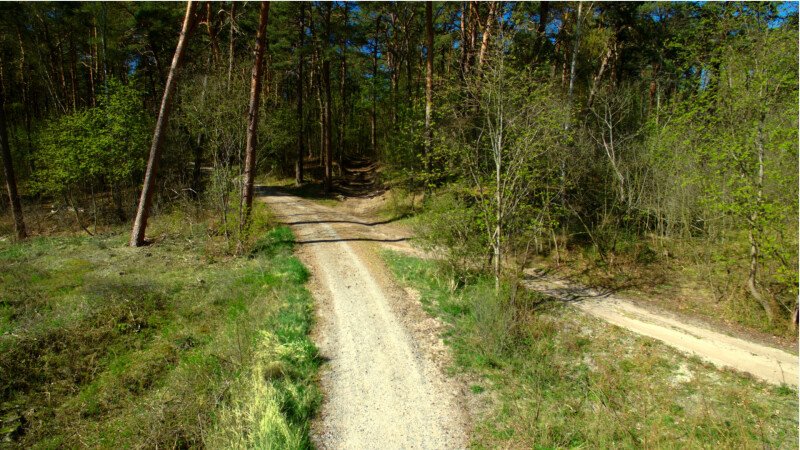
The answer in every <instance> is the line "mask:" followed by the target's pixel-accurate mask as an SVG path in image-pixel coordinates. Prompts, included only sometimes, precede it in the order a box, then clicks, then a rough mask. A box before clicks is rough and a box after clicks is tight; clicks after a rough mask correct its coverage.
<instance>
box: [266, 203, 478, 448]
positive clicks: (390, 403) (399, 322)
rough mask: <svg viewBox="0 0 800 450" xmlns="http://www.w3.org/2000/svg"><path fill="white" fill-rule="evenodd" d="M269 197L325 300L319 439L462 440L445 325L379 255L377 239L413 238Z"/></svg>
mask: <svg viewBox="0 0 800 450" xmlns="http://www.w3.org/2000/svg"><path fill="white" fill-rule="evenodd" d="M264 200H265V201H266V202H267V203H268V204H269V205H270V206H271V209H272V210H273V212H274V213H275V214H276V215H277V216H278V219H279V220H281V221H282V222H284V223H287V224H289V225H290V226H291V227H292V229H293V230H294V232H295V235H296V237H297V241H298V243H299V244H300V246H299V247H300V248H299V255H300V258H301V259H302V260H303V262H304V263H305V264H306V265H307V266H309V268H310V270H311V273H312V279H311V281H310V288H311V290H312V293H313V294H314V296H315V298H316V299H317V302H318V305H319V306H318V329H317V330H316V332H315V334H316V341H317V344H318V346H319V348H320V351H321V354H322V356H323V357H324V358H326V359H328V360H329V363H328V364H326V365H325V367H324V369H323V373H322V385H323V389H324V391H325V402H324V403H323V407H322V412H321V414H320V419H319V420H318V421H317V423H315V424H314V425H313V433H312V435H313V436H312V438H313V439H314V441H315V442H314V443H315V445H317V447H318V448H330V449H339V448H343V449H344V448H346V449H371V448H381V449H393V448H404V449H405V448H409V449H411V448H418V449H428V448H429V449H444V448H463V447H465V446H466V442H467V438H466V433H465V430H466V423H467V416H466V414H465V412H464V411H463V409H462V408H461V407H460V405H461V404H463V402H462V401H461V396H462V387H461V386H460V385H458V384H457V383H456V382H454V381H452V380H449V379H448V378H447V377H445V376H444V375H443V373H442V365H443V364H445V361H446V350H445V349H444V345H443V344H442V342H441V340H440V338H439V334H440V332H441V330H442V328H441V324H439V323H438V322H436V321H435V320H433V319H431V318H429V317H428V316H427V315H425V313H424V311H422V310H421V307H420V306H419V302H418V301H416V300H415V299H412V298H410V297H409V296H408V295H407V294H406V293H405V291H403V290H402V289H399V288H398V287H397V286H396V285H394V283H393V282H392V280H391V276H389V275H388V273H387V272H386V269H385V267H383V264H382V262H381V261H380V259H379V257H378V256H377V255H376V248H377V247H378V246H380V245H389V246H394V247H397V246H403V245H404V244H403V241H404V239H405V238H406V237H405V236H398V235H396V234H395V231H394V230H392V229H391V228H389V227H386V226H383V225H384V224H380V223H378V224H375V223H371V222H365V221H362V220H360V219H357V218H354V217H352V216H349V215H347V214H345V213H341V212H337V211H336V210H334V209H332V208H327V207H324V206H320V205H317V204H314V203H312V202H308V201H305V200H302V199H300V198H297V197H294V196H289V195H284V194H281V193H278V192H275V191H271V190H267V195H266V197H264Z"/></svg>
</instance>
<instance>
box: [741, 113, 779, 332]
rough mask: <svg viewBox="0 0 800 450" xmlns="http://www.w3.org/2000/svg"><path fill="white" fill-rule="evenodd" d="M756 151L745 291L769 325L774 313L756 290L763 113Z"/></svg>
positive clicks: (762, 182) (761, 192) (761, 182)
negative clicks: (754, 196)
mask: <svg viewBox="0 0 800 450" xmlns="http://www.w3.org/2000/svg"><path fill="white" fill-rule="evenodd" d="M756 151H757V153H758V175H757V178H756V199H755V200H756V204H755V206H754V207H753V212H752V213H750V217H749V218H748V225H749V226H750V228H749V230H748V233H747V237H748V239H749V240H750V272H749V273H748V276H747V289H748V290H749V291H750V295H752V296H753V298H754V299H755V300H756V301H757V302H758V303H759V304H760V305H761V307H762V308H764V313H766V315H767V320H768V321H769V323H770V324H772V323H773V321H774V320H775V313H774V312H773V310H772V304H771V303H770V301H769V299H767V298H766V297H764V295H762V294H761V292H760V291H759V290H758V285H757V272H758V258H759V247H758V238H757V236H756V233H757V232H758V229H759V225H758V220H759V211H760V209H761V204H762V198H763V191H764V113H762V114H761V121H760V122H759V124H758V134H757V135H756Z"/></svg>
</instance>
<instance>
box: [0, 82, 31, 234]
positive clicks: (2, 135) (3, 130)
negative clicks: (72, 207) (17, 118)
mask: <svg viewBox="0 0 800 450" xmlns="http://www.w3.org/2000/svg"><path fill="white" fill-rule="evenodd" d="M5 103H6V102H5V93H4V92H3V82H2V80H0V147H2V148H0V151H1V152H2V155H3V172H4V174H5V177H6V191H7V192H8V200H9V202H10V203H11V213H12V215H13V216H14V229H15V231H16V232H17V238H18V239H25V238H26V237H28V232H27V231H26V230H25V221H24V219H23V217H22V204H21V203H20V201H19V192H18V191H17V178H16V175H15V174H14V164H13V162H12V161H11V148H10V147H9V144H8V128H7V125H6V113H5Z"/></svg>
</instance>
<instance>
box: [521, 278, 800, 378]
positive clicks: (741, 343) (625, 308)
mask: <svg viewBox="0 0 800 450" xmlns="http://www.w3.org/2000/svg"><path fill="white" fill-rule="evenodd" d="M525 285H526V287H527V288H529V289H532V290H535V291H539V292H543V293H545V294H547V295H550V296H552V297H555V298H559V299H562V300H565V301H569V302H571V303H573V304H574V305H575V306H576V307H577V308H579V309H581V310H582V311H584V312H586V313H588V314H590V315H593V316H595V317H599V318H600V319H603V320H605V321H607V322H609V323H612V324H614V325H617V326H619V327H622V328H626V329H628V330H631V331H633V332H635V333H639V334H642V335H644V336H648V337H651V338H654V339H658V340H659V341H662V342H664V343H666V344H667V345H670V346H672V347H674V348H676V349H678V350H681V351H683V352H685V353H689V354H692V355H696V356H698V357H700V358H701V359H703V360H705V361H708V362H710V363H712V364H714V365H716V366H718V367H726V368H731V369H735V370H739V371H742V372H747V373H749V374H751V375H753V376H755V377H757V378H760V379H762V380H765V381H768V382H770V383H772V384H782V383H786V384H788V385H791V386H797V385H798V357H797V355H793V354H790V353H787V352H785V351H783V350H779V349H776V348H773V347H769V346H766V345H761V344H758V343H755V342H751V341H747V340H744V339H740V338H736V337H733V336H728V335H726V334H722V333H719V332H717V331H714V330H712V329H711V328H710V327H707V326H699V325H695V324H690V323H685V322H683V321H680V320H679V319H678V318H677V317H675V316H673V315H671V314H669V313H667V312H662V311H658V312H656V311H654V310H648V309H644V308H642V307H639V306H636V305H635V304H634V303H632V302H630V301H627V300H625V299H623V298H619V297H616V296H613V295H609V294H606V293H602V292H599V291H596V290H594V289H589V288H585V287H582V286H576V285H574V284H572V283H570V282H568V281H566V280H560V279H554V278H550V277H547V276H543V275H540V274H536V273H534V274H532V275H531V276H530V277H529V278H528V279H527V280H526V282H525Z"/></svg>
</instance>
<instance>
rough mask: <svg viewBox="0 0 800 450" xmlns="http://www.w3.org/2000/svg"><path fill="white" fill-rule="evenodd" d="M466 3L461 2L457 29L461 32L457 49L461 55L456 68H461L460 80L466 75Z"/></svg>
mask: <svg viewBox="0 0 800 450" xmlns="http://www.w3.org/2000/svg"><path fill="white" fill-rule="evenodd" d="M467 15H468V10H467V2H461V18H460V20H459V28H460V32H461V35H460V36H461V41H460V42H459V45H458V46H459V47H460V49H459V50H461V54H460V55H459V60H458V66H459V67H460V68H461V79H462V80H463V79H464V78H465V77H466V75H467Z"/></svg>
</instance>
